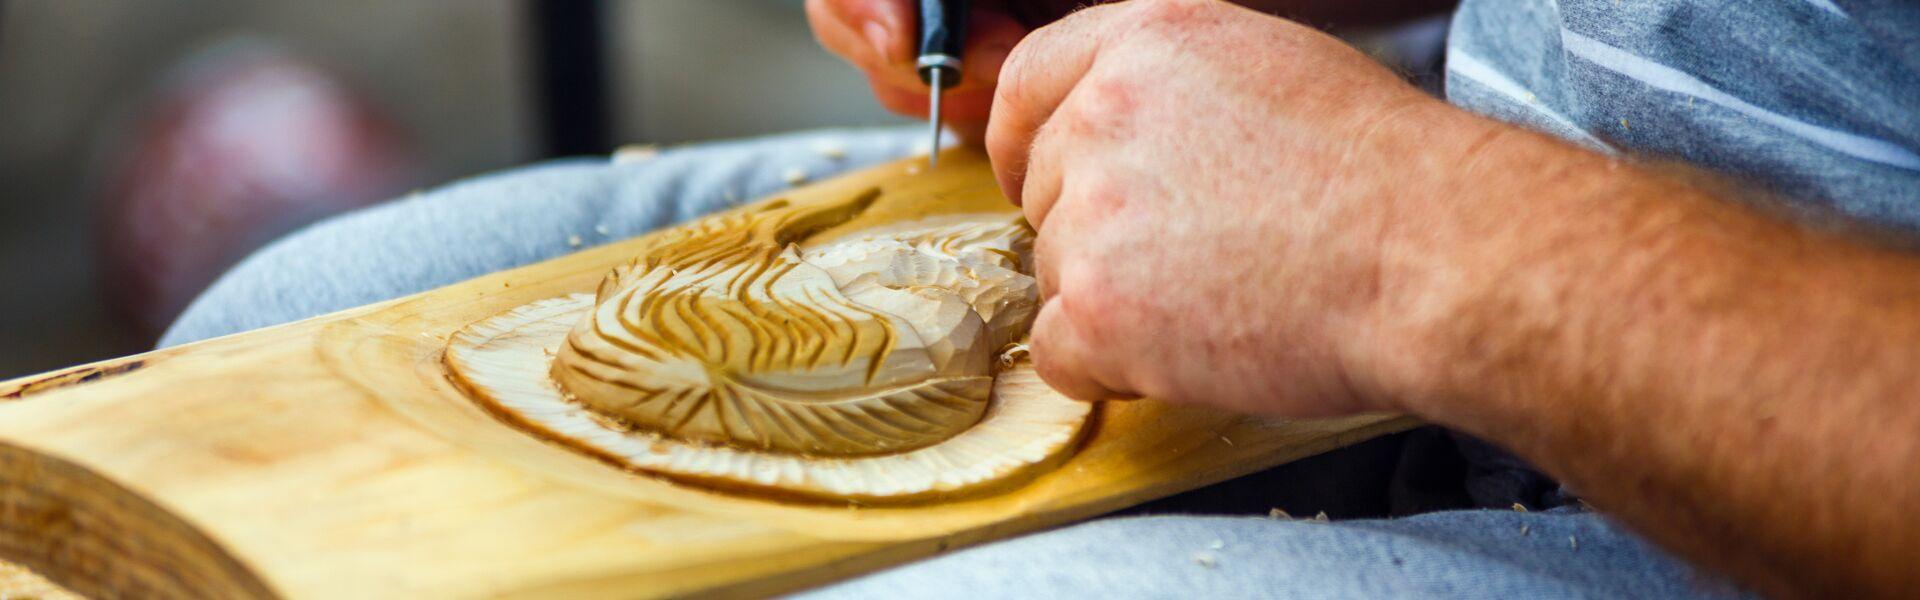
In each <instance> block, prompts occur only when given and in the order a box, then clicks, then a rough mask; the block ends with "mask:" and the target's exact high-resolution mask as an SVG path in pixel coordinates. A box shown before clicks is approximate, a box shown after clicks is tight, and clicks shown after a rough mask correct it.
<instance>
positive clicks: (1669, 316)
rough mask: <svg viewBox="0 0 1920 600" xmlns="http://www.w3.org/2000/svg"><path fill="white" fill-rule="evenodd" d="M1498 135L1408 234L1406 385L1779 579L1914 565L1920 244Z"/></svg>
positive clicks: (1848, 577) (1906, 581) (1741, 570)
mask: <svg viewBox="0 0 1920 600" xmlns="http://www.w3.org/2000/svg"><path fill="white" fill-rule="evenodd" d="M1501 127H1504V126H1501ZM1499 138H1500V139H1498V140H1497V141H1496V142H1494V143H1490V144H1488V145H1486V146H1485V147H1484V150H1483V153H1482V154H1481V155H1479V156H1476V157H1473V158H1471V159H1468V161H1469V162H1470V164H1472V165H1474V167H1475V168H1473V169H1471V170H1470V172H1466V173H1461V175H1462V176H1463V178H1462V179H1459V180H1458V181H1460V185H1459V186H1457V187H1455V188H1453V189H1455V190H1458V192H1457V193H1453V194H1450V195H1449V196H1447V197H1446V201H1445V202H1443V203H1441V204H1440V206H1439V207H1437V208H1435V209H1433V210H1431V211H1430V212H1429V213H1428V214H1426V218H1430V219H1433V220H1434V222H1433V223H1431V224H1432V225H1434V226H1431V227H1421V228H1406V230H1405V231H1403V233H1404V234H1405V235H1403V236H1402V237H1401V238H1399V239H1405V240H1409V241H1408V243H1407V244H1406V245H1404V246H1403V248H1407V249H1412V248H1420V249H1423V251H1425V252H1429V253H1430V254H1428V255H1426V256H1422V257H1420V258H1416V259H1406V260H1403V261H1402V263H1404V264H1406V265H1407V266H1409V269H1408V270H1407V272H1409V273H1418V275H1413V276H1411V277H1410V278H1409V279H1410V280H1411V279H1418V278H1425V279H1426V283H1424V284H1418V285H1414V284H1409V287H1410V288H1415V289H1423V290H1430V291H1431V292H1430V293H1428V294H1424V295H1422V296H1421V297H1420V299H1419V300H1417V301H1415V303H1414V304H1411V305H1409V306H1406V307H1401V308H1402V309H1403V310H1404V311H1405V312H1406V314H1410V315H1416V317H1415V319H1413V321H1412V322H1411V323H1410V324H1409V326H1408V329H1406V330H1405V331H1409V332H1419V333H1418V334H1410V335H1416V336H1417V337H1419V338H1421V341H1420V343H1418V344H1414V345H1412V346H1411V347H1413V348H1421V349H1426V350H1431V354H1430V355H1429V357H1428V358H1427V361H1428V364H1424V365H1420V368H1419V370H1418V372H1420V373H1422V377H1421V378H1420V379H1421V382H1420V385H1419V389H1417V390H1411V391H1409V393H1407V394H1405V396H1404V397H1405V398H1406V401H1407V402H1408V404H1409V406H1408V407H1409V408H1410V409H1411V410H1414V411H1415V412H1418V413H1420V414H1423V415H1425V416H1427V417H1428V418H1431V419H1434V420H1436V421H1439V422H1441V423H1444V424H1447V425H1449V426H1453V427H1457V428H1460V429H1464V430H1466V431H1469V432H1472V433H1474V434H1476V435H1481V436H1484V437H1487V438H1490V439H1493V440H1495V441H1497V442H1500V443H1502V444H1505V445H1507V446H1509V447H1511V448H1512V449H1514V450H1516V451H1517V452H1519V453H1520V454H1522V455H1523V456H1526V457H1527V458H1529V459H1531V460H1533V461H1535V462H1536V463H1537V464H1539V465H1540V466H1542V467H1543V468H1544V469H1546V470H1548V471H1549V472H1551V473H1553V474H1554V475H1556V476H1558V477H1561V478H1562V479H1563V480H1564V481H1566V482H1568V483H1569V484H1571V485H1572V486H1573V488H1574V489H1575V490H1577V491H1578V492H1580V493H1581V494H1582V495H1584V496H1586V497H1588V498H1590V499H1591V500H1592V502H1593V503H1594V504H1596V505H1597V506H1600V507H1602V508H1603V509H1606V510H1608V511H1609V512H1612V513H1614V514H1617V515H1619V516H1620V517H1622V518H1623V519H1625V520H1626V521H1628V522H1629V523H1631V524H1633V525H1635V526H1636V528H1637V529H1639V530H1640V531H1642V532H1644V533H1646V534H1647V535H1649V536H1651V537H1653V538H1655V539H1657V540H1659V541H1661V542H1663V543H1665V544H1666V545H1668V546H1669V547H1672V548H1675V549H1677V550H1679V551H1681V552H1682V553H1684V554H1687V555H1690V556H1692V557H1694V558H1696V559H1698V560H1702V561H1704V562H1706V563H1708V564H1709V565H1712V566H1716V567H1720V568H1722V569H1725V570H1728V571H1730V572H1733V573H1735V574H1737V575H1740V576H1743V577H1744V578H1745V579H1747V580H1748V581H1754V582H1757V583H1759V584H1761V585H1763V586H1764V587H1767V588H1770V589H1774V590H1795V589H1797V590H1800V591H1830V590H1842V589H1847V588H1849V587H1851V586H1864V587H1866V588H1868V589H1875V590H1877V591H1879V592H1881V593H1891V592H1894V591H1896V590H1900V589H1904V588H1903V587H1902V586H1910V585H1913V584H1916V583H1920V582H1917V581H1915V580H1914V579H1912V578H1913V577H1915V575H1914V573H1913V572H1912V571H1910V570H1909V569H1908V564H1909V563H1910V560H1911V557H1912V556H1914V555H1915V552H1916V551H1920V536H1917V535H1916V533H1915V527H1914V525H1913V522H1914V521H1913V519H1912V518H1911V516H1910V515H1907V514H1905V509H1907V508H1908V507H1914V506H1920V486H1916V485H1914V482H1915V481H1920V468H1916V467H1917V466H1920V464H1917V463H1920V461H1915V460H1914V458H1915V457H1916V456H1920V377H1916V372H1920V368H1917V366H1920V260H1916V259H1915V258H1914V257H1912V256H1909V255H1906V254H1902V253H1898V252H1893V251H1889V250H1884V249H1878V248H1874V247H1870V246H1868V245H1866V244H1862V243H1859V242H1856V241H1852V240H1849V239H1846V238H1844V237H1842V236H1839V235H1835V234H1830V233H1822V232H1816V231H1810V230H1808V229H1805V228H1801V227H1797V226H1794V225H1791V224H1789V223H1787V222H1785V221H1782V220H1779V219H1775V218H1772V217H1769V216H1766V215H1763V214H1762V213H1760V212H1759V211H1756V210H1753V209H1752V208H1749V207H1745V206H1741V205H1738V204H1735V203H1733V202H1729V201H1727V199H1725V198H1723V197H1721V195H1722V194H1720V193H1717V192H1716V191H1715V190H1712V189H1710V187H1709V186H1703V185H1699V184H1698V183H1696V182H1693V181H1688V179H1689V178H1685V177H1675V176H1672V174H1669V173H1662V172H1659V171H1657V170H1655V169H1649V168H1645V167H1639V166H1633V165H1630V164H1624V163H1621V162H1619V161H1615V160H1611V159H1608V158H1606V157H1601V156H1597V155H1592V154H1590V153H1586V152H1584V151H1580V150H1577V149H1573V148H1570V147H1567V146H1564V145H1562V144H1559V143H1557V142H1553V141H1548V140H1545V139H1543V138H1540V137H1539V136H1535V135H1533V134H1520V133H1509V134H1500V135H1499ZM1441 224H1445V225H1446V226H1440V225H1441ZM1442 248H1450V249H1452V250H1447V251H1436V250H1434V249H1442ZM1412 360H1414V361H1416V362H1417V361H1418V360H1420V359H1412Z"/></svg>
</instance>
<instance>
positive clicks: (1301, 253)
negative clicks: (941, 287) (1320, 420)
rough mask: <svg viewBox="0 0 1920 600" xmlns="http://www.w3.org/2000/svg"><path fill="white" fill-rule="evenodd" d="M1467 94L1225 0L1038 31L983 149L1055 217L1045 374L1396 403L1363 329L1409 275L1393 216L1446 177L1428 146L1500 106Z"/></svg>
mask: <svg viewBox="0 0 1920 600" xmlns="http://www.w3.org/2000/svg"><path fill="white" fill-rule="evenodd" d="M1455 113H1457V111H1454V110H1452V109H1450V108H1448V107H1446V106H1445V105H1444V104H1442V103H1440V102H1439V101H1437V100H1434V99H1432V98H1430V97H1428V96H1426V95H1424V94H1422V93H1421V92H1419V91H1418V90H1416V89H1414V88H1412V87H1411V86H1409V85H1407V84H1406V83H1404V82H1403V81H1402V80H1401V79H1400V78H1399V77H1397V76H1395V75H1394V74H1393V73H1391V72H1389V71H1387V70H1386V69H1385V68H1382V67H1381V66H1379V65H1378V64H1377V63H1375V62H1374V61H1372V60H1371V59H1369V58H1367V57H1366V56H1364V55H1362V54H1361V53H1360V52H1358V51H1356V50H1354V49H1353V48H1351V47H1349V46H1347V45H1345V44H1343V43H1341V42H1340V41H1338V40H1336V39H1334V38H1332V37H1330V36H1327V35H1326V34H1323V33H1321V32H1319V31H1316V30H1314V29H1310V28H1307V27H1305V26H1301V25H1298V24H1295V23H1291V22H1288V21H1285V20H1282V19H1278V18H1274V17H1269V16H1265V15H1262V14H1259V13H1256V12H1253V11H1250V10H1246V9H1242V8H1238V7H1235V6H1233V5H1229V4H1225V3H1220V2H1206V1H1201V0H1136V1H1134V2H1127V3H1122V4H1112V5H1106V6H1099V7H1094V8H1090V9H1086V10H1082V11H1080V12H1077V13H1075V14H1073V15H1071V16H1069V17H1067V18H1066V19H1063V20H1061V21H1059V22H1057V23H1055V24H1053V25H1049V26H1047V27H1045V28H1042V29H1040V30H1038V31H1036V32H1034V33H1033V34H1032V35H1031V36H1030V37H1029V38H1028V39H1027V40H1026V41H1024V42H1022V43H1021V45H1020V46H1018V47H1017V48H1016V49H1015V50H1014V52H1013V54H1012V57H1011V58H1009V59H1008V61H1007V64H1006V67H1005V69H1004V70H1003V72H1002V73H1001V77H1000V90H999V94H998V95H997V97H996V99H995V104H994V107H993V121H992V124H991V125H990V128H989V130H988V133H987V149H988V152H989V153H990V154H991V155H992V158H993V164H994V168H995V170H996V172H997V175H998V176H999V178H1000V184H1001V188H1002V189H1003V190H1004V191H1005V192H1006V193H1007V195H1008V197H1010V198H1012V199H1013V200H1014V201H1015V202H1017V203H1020V204H1022V206H1023V207H1024V210H1025V212H1026V215H1027V220H1028V221H1029V222H1030V223H1032V224H1033V226H1034V227H1035V228H1036V229H1037V230H1038V231H1039V234H1040V235H1039V239H1038V242H1037V245H1036V248H1035V254H1036V263H1037V269H1038V272H1037V274H1038V277H1039V279H1040V287H1041V292H1042V294H1044V295H1045V296H1046V297H1047V301H1046V304H1045V305H1044V307H1043V308H1042V309H1041V311H1040V315H1039V318H1038V321H1037V322H1036V323H1035V325H1034V329H1033V345H1034V351H1033V354H1034V358H1035V360H1036V361H1037V366H1038V368H1039V369H1040V372H1041V374H1042V375H1043V376H1044V377H1045V378H1046V380H1047V381H1048V383H1050V384H1052V385H1053V386H1054V387H1055V388H1057V389H1059V390H1061V391H1063V392H1065V393H1067V394H1069V395H1072V396H1075V397H1079V398H1089V399H1092V398H1100V397H1112V396H1135V395H1144V396H1151V397H1154V398H1159V399H1163V400H1170V401H1176V402H1198V403H1205V404H1211V405H1216V406H1222V407H1226V408H1230V409H1234V410H1238V411H1243V412H1258V413H1269V414H1284V415H1291V416H1314V415H1331V414H1340V413H1348V412H1355V411H1363V410H1374V409H1385V408H1390V406H1388V405H1386V403H1385V401H1384V400H1383V398H1382V396H1383V395H1384V392H1385V389H1384V388H1386V387H1390V385H1391V384H1390V382H1389V381H1388V380H1387V378H1388V374H1387V373H1385V372H1383V371H1384V369H1385V367H1386V365H1387V361H1384V360H1382V357H1379V356H1376V354H1377V351H1376V348H1375V347H1374V346H1376V344H1371V343H1370V342H1373V341H1374V340H1376V339H1377V338H1378V337H1379V336H1380V335H1381V331H1380V329H1381V326H1382V323H1381V322H1380V318H1381V308H1382V307H1381V306H1380V305H1379V304H1378V302H1377V299H1378V298H1379V297H1380V293H1381V286H1391V285H1395V283H1394V282H1391V281H1385V280H1383V275H1385V274H1386V273H1387V272H1388V270H1387V269H1384V268H1383V263H1382V261H1383V259H1384V255H1383V252H1384V250H1383V249H1384V248H1386V247H1388V244H1387V240H1386V239H1385V237H1384V236H1386V235H1388V234H1389V233H1390V231H1391V230H1392V229H1394V228H1396V227H1401V226H1404V223H1401V222H1399V219H1400V216H1399V215H1398V214H1397V213H1396V211H1397V210H1399V209H1400V207H1402V206H1405V205H1408V204H1418V203H1421V202H1425V201H1427V198H1425V197H1423V196H1425V195H1431V193H1432V192H1437V191H1439V189H1440V188H1444V187H1445V186H1447V185H1450V182H1449V181H1447V180H1446V178H1445V177H1444V176H1442V175H1441V174H1443V173H1445V172H1446V171H1447V169H1444V168H1423V167H1427V166H1436V165H1434V163H1435V159H1433V158H1427V157H1432V156H1436V154H1435V153H1436V152H1439V153H1445V154H1438V155H1441V156H1444V155H1448V154H1451V153H1448V149H1449V148H1454V149H1464V148H1466V147H1468V146H1469V145H1471V144H1472V143H1474V141H1475V138H1476V136H1478V135H1481V133H1482V132H1483V131H1485V130H1486V129H1485V127H1484V126H1477V125H1478V124H1477V123H1475V122H1474V120H1471V119H1460V118H1457V117H1455V116H1454V115H1455ZM1452 155H1454V156H1457V154H1452ZM1423 192H1426V193H1425V194H1423Z"/></svg>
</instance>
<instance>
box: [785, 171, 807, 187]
mask: <svg viewBox="0 0 1920 600" xmlns="http://www.w3.org/2000/svg"><path fill="white" fill-rule="evenodd" d="M780 177H781V178H782V179H785V180H786V181H787V185H800V184H802V183H806V182H807V170H806V169H802V168H800V167H791V168H788V169H787V171H786V172H785V173H781V174H780Z"/></svg>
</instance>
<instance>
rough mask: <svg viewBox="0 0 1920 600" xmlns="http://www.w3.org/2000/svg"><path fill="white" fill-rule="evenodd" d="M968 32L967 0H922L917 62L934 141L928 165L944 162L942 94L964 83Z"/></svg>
mask: <svg viewBox="0 0 1920 600" xmlns="http://www.w3.org/2000/svg"><path fill="white" fill-rule="evenodd" d="M966 35H967V0H920V59H919V60H918V61H916V62H915V63H914V66H915V67H916V68H917V69H918V70H919V72H920V81H922V82H925V83H926V84H927V87H928V88H929V89H930V92H929V93H928V94H927V122H928V127H929V128H930V129H932V132H933V135H932V141H933V144H932V145H931V146H929V147H928V153H927V167H928V168H932V167H937V166H940V95H941V93H942V92H945V91H946V90H947V88H950V87H953V86H955V85H958V84H959V83H960V49H961V45H962V42H964V41H966Z"/></svg>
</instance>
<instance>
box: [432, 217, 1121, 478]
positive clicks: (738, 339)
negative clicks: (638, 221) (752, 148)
mask: <svg viewBox="0 0 1920 600" xmlns="http://www.w3.org/2000/svg"><path fill="white" fill-rule="evenodd" d="M878 194H879V191H878V190H869V191H867V192H865V193H862V194H859V195H856V196H853V197H850V198H846V199H844V200H841V201H836V202H830V203H823V204H815V205H809V206H792V205H789V204H787V203H785V202H774V203H770V204H769V205H767V206H766V207H764V208H762V209H760V210H757V211H753V212H745V213H736V214H730V215H724V216H721V217H715V218H709V219H706V220H702V221H698V222H695V223H692V224H689V225H686V226H683V227H681V228H679V229H677V230H675V231H674V232H672V233H671V234H670V235H667V236H665V237H663V238H662V240H661V241H660V242H658V243H656V244H654V245H652V246H650V247H648V248H647V249H646V250H644V251H643V252H642V253H641V255H640V256H638V257H636V258H635V259H634V260H633V261H632V262H630V263H628V264H626V265H624V266H621V267H619V268H616V269H614V270H613V272H612V273H609V274H608V275H607V277H606V278H605V279H604V280H603V281H602V283H601V284H600V286H599V289H598V291H597V292H596V293H595V294H594V295H592V296H587V295H585V294H580V295H575V296H571V297H566V298H556V299H552V300H546V301H541V302H536V303H533V304H529V305H526V306H522V307H519V308H516V309H514V310H512V311H509V312H507V313H504V314H502V315H499V316H496V317H493V318H491V319H487V320H483V321H481V322H479V323H475V324H474V325H472V326H469V327H467V328H466V329H464V330H462V331H461V332H459V333H458V334H456V335H455V336H454V337H453V339H452V340H451V341H450V344H449V347H448V351H447V353H446V362H447V364H448V366H449V367H450V370H451V371H452V373H453V374H454V376H455V378H456V379H457V380H458V381H460V382H461V383H463V384H464V387H465V388H466V389H467V390H468V391H469V392H470V393H471V394H472V395H473V396H474V397H475V398H476V399H477V400H479V401H480V402H481V403H482V404H483V405H485V406H488V407H489V408H490V409H492V410H493V411H494V412H495V413H496V414H499V415H500V416H502V417H504V418H506V419H507V420H509V421H511V422H514V423H516V424H518V425H520V426H521V427H522V428H525V429H530V430H533V431H534V432H536V433H539V434H541V435H544V436H547V437H549V438H551V439H554V440H556V441H561V442H563V443H566V444H568V445H570V446H573V447H575V448H578V449H581V450H584V451H587V452H590V453H593V454H595V455H598V456H600V457H602V458H604V459H607V460H609V461H612V462H615V463H617V464H620V465H622V466H625V467H628V468H633V469H639V470H643V471H648V472H652V473H657V474H662V475H667V476H670V477H675V478H678V479H683V480H691V481H696V482H699V483H704V484H709V485H717V486H721V487H731V488H746V489H752V490H757V491H764V492H774V493H778V494H782V495H795V496H806V497H818V498H846V499H860V500H874V501H884V500H898V499H912V498H924V497H929V496H941V495H949V494H953V493H957V492H964V491H974V490H977V489H980V488H984V487H990V486H991V485H992V484H995V483H1005V482H1007V481H1008V480H1009V479H1010V478H1013V476H1015V475H1016V474H1021V473H1026V472H1030V471H1031V470H1032V469H1034V468H1035V467H1039V466H1042V465H1045V464H1050V463H1051V462H1052V461H1053V460H1054V459H1056V458H1058V457H1059V456H1060V455H1061V454H1062V453H1063V452H1064V451H1065V450H1066V449H1067V448H1068V447H1069V446H1070V445H1071V444H1072V442H1073V440H1074V439H1075V438H1076V437H1077V435H1078V434H1079V432H1080V430H1081V428H1082V426H1083V424H1084V421H1085V420H1086V418H1087V415H1088V414H1089V412H1090V406H1089V405H1087V404H1084V403H1079V402H1075V401H1072V400H1069V399H1067V398H1065V397H1062V396H1060V395H1058V394H1057V393H1055V392H1053V391H1052V390H1051V389H1049V388H1047V387H1046V385H1045V384H1044V383H1041V382H1040V380H1039V378H1038V377H1037V376H1036V375H1035V374H1034V373H1033V372H1032V368H1031V366H1030V365H1028V364H1027V363H1026V362H1025V361H1023V360H1021V358H1022V356H1021V354H1022V353H1021V352H1020V351H1019V348H1020V347H1021V346H1020V345H1019V344H1018V342H1019V341H1020V340H1021V339H1022V338H1023V337H1024V336H1025V334H1026V331H1027V328H1028V326H1029V325H1030V324H1031V322H1032V320H1033V317H1034V313H1035V311H1036V310H1037V308H1038V306H1039V295H1038V289H1037V287H1036V285H1035V283H1034V280H1033V278H1032V276H1031V275H1030V271H1029V270H1028V269H1029V267H1028V264H1029V260H1028V253H1029V249H1030V245H1031V242H1032V239H1033V234H1032V230H1031V229H1029V228H1028V227H1027V225H1026V223H1025V222H1024V221H1021V220H1020V219H1019V218H1018V217H1017V216H1012V215H1008V214H1004V213H990V214H973V215H965V214H963V215H946V216H940V217H931V218H927V219H921V220H915V221H908V222H901V223H893V224H889V225H882V226H876V227H871V228H868V229H863V230H859V231H855V232H852V233H843V234H840V235H838V236H836V237H834V238H833V239H831V240H824V241H823V240H815V239H814V238H815V237H816V236H817V235H818V234H819V233H820V232H822V231H824V230H827V229H830V228H833V227H836V226H839V225H842V224H845V223H847V222H849V221H851V220H853V219H854V218H856V217H857V216H858V215H860V214H861V213H862V212H863V211H865V210H866V209H867V208H868V207H869V206H870V205H871V204H872V203H873V202H874V200H875V198H876V197H877V196H878Z"/></svg>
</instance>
